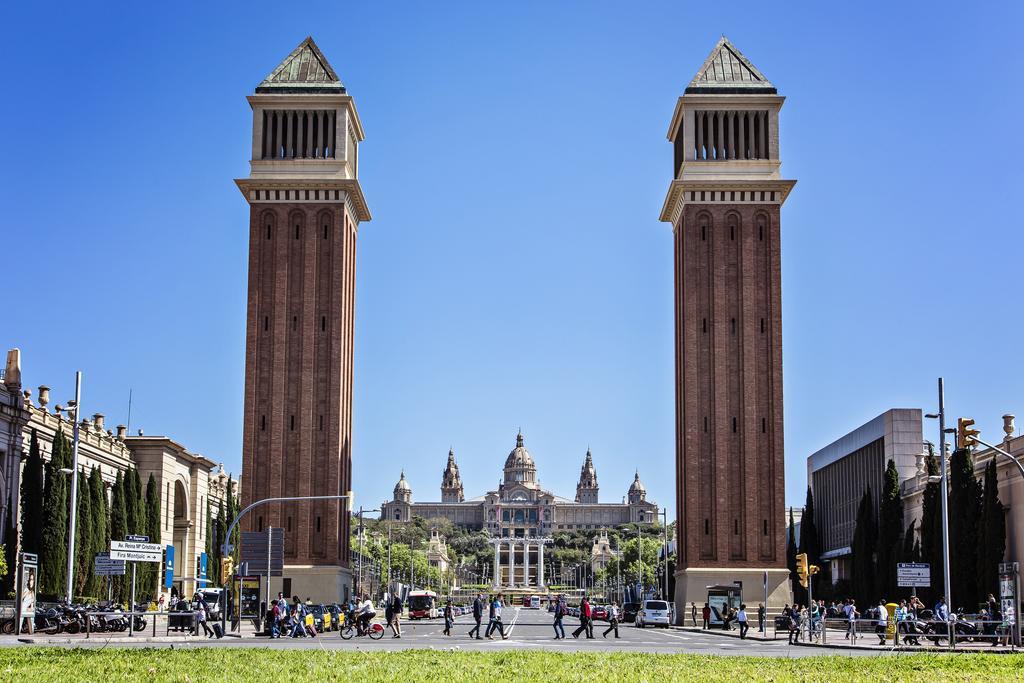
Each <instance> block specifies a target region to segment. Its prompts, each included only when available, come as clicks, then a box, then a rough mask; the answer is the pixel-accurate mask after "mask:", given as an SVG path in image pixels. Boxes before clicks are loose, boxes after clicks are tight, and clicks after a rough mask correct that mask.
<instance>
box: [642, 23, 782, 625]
mask: <svg viewBox="0 0 1024 683" xmlns="http://www.w3.org/2000/svg"><path fill="white" fill-rule="evenodd" d="M783 99H784V98H783V97H780V96H779V95H778V94H777V91H776V89H775V86H773V85H772V84H771V83H770V82H769V81H768V79H766V78H765V77H764V75H763V74H762V73H761V72H760V71H758V70H757V68H756V67H755V66H754V65H753V64H751V63H750V61H749V60H747V58H746V57H744V56H743V55H742V54H741V53H740V51H739V50H737V49H736V48H735V47H734V46H733V45H732V44H731V43H730V42H729V41H728V40H727V39H726V38H725V37H724V36H723V37H722V39H721V40H719V41H718V44H717V45H716V46H715V49H714V50H712V52H711V55H710V56H709V57H708V58H707V60H706V61H705V62H704V64H703V66H701V68H700V71H698V72H697V75H696V76H695V77H694V79H693V80H692V81H691V82H690V85H689V86H688V87H687V88H686V91H685V93H684V94H683V96H682V97H680V98H679V100H678V102H677V103H676V108H675V113H674V114H673V116H672V123H671V125H670V126H669V131H668V138H669V140H671V141H672V144H673V146H674V148H675V155H674V156H675V160H674V162H673V165H672V171H673V180H672V183H671V184H670V185H669V189H668V195H667V196H666V198H665V205H664V207H663V208H662V212H661V220H662V221H666V222H670V223H671V224H672V231H673V233H674V235H675V241H674V244H675V249H674V259H675V318H676V505H677V511H676V512H677V519H678V520H679V524H678V529H679V531H678V534H679V538H678V543H679V555H678V563H677V565H676V566H677V573H676V591H675V600H676V605H677V607H678V610H677V612H676V613H677V614H684V613H685V611H684V609H683V607H684V606H685V605H688V604H689V603H690V602H691V601H692V602H696V603H697V604H698V605H701V604H703V603H704V602H706V601H707V600H708V586H712V585H728V584H733V583H734V582H736V581H740V582H742V586H743V599H744V600H745V601H746V602H747V603H748V604H749V603H754V604H756V603H757V602H760V601H762V600H764V593H763V587H762V581H763V579H764V576H765V575H767V579H768V593H769V598H768V599H769V606H771V607H775V606H779V607H781V606H782V603H784V602H786V601H787V600H789V599H790V589H789V585H788V582H787V578H788V574H789V572H788V570H787V569H786V552H785V525H784V522H783V515H784V502H783V495H784V486H783V476H784V471H783V440H782V293H781V282H780V280H781V276H780V269H781V265H780V249H779V240H780V223H779V219H780V215H779V214H780V208H781V206H782V203H783V202H784V201H785V200H786V197H787V195H788V194H789V192H790V190H791V189H792V188H793V186H794V185H795V181H793V180H783V179H781V176H780V172H779V168H780V165H781V164H780V161H779V109H780V108H781V107H782V103H783Z"/></svg>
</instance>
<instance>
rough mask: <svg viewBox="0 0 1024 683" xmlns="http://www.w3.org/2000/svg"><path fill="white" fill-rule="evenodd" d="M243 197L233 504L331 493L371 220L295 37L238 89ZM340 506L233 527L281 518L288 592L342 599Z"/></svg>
mask: <svg viewBox="0 0 1024 683" xmlns="http://www.w3.org/2000/svg"><path fill="white" fill-rule="evenodd" d="M248 101H249V104H250V106H251V107H252V155H251V161H250V173H249V176H248V177H247V178H244V179H241V180H238V181H236V182H237V184H238V187H239V189H240V190H241V191H242V194H243V195H244V196H245V199H246V201H247V202H248V204H249V209H250V211H249V216H250V219H249V294H248V310H247V319H246V348H245V397H244V426H243V446H242V448H243V450H242V472H243V474H244V482H243V487H242V504H243V506H244V505H248V504H250V503H252V502H254V501H258V500H261V499H264V498H270V497H275V496H281V495H288V496H331V495H343V494H345V493H346V492H347V491H348V490H349V489H350V488H351V477H352V343H353V324H354V320H355V319H354V305H355V260H356V235H357V232H358V227H359V224H360V222H362V221H368V220H370V214H369V211H368V209H367V206H366V202H365V200H364V199H363V194H362V190H361V189H360V185H359V180H358V145H359V143H360V142H362V140H363V128H362V124H361V123H360V121H359V116H358V114H357V113H356V108H355V102H354V101H353V99H352V97H351V95H349V94H348V92H347V90H346V89H345V86H344V85H343V84H342V83H341V81H340V79H339V78H338V75H337V74H336V73H335V71H334V69H333V68H332V67H331V65H330V64H329V63H328V62H327V60H326V58H325V57H324V55H323V54H322V53H321V52H320V50H319V48H318V47H317V46H316V44H315V43H314V42H313V40H312V38H306V39H305V40H304V41H302V43H301V44H300V45H299V46H298V47H297V48H296V49H295V50H294V51H292V53H291V54H289V55H288V56H287V57H286V58H285V60H284V61H283V62H281V64H279V65H278V66H277V67H276V68H275V69H274V70H273V71H272V72H271V73H270V75H269V76H267V77H266V78H265V79H264V80H263V81H262V82H261V83H260V84H259V85H258V86H257V88H256V92H255V94H254V95H251V96H250V97H249V98H248ZM346 509H347V506H346V503H345V502H343V501H340V500H320V501H308V502H302V503H278V504H273V505H267V506H264V507H261V508H259V509H256V510H254V511H253V512H252V513H251V514H250V515H249V516H247V517H246V518H245V519H244V520H243V522H242V526H243V529H245V530H249V531H260V530H262V529H264V528H266V527H269V526H274V527H279V528H283V529H284V539H285V565H286V567H287V569H286V574H287V576H288V578H290V579H291V586H292V590H293V591H294V592H296V593H298V594H301V595H304V596H305V595H309V596H312V597H313V598H314V599H317V600H322V601H338V600H344V599H347V598H348V594H349V590H350V586H351V571H350V568H349V567H350V562H349V525H350V519H349V516H348V515H347V514H345V512H344V511H345V510H346Z"/></svg>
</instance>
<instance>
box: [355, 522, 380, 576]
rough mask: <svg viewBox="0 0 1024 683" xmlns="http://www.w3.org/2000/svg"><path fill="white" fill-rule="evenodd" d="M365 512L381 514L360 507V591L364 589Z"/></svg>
mask: <svg viewBox="0 0 1024 683" xmlns="http://www.w3.org/2000/svg"><path fill="white" fill-rule="evenodd" d="M364 512H380V510H364V509H363V506H362V505H360V506H359V512H358V514H359V569H358V578H357V579H356V584H357V585H358V586H359V590H360V591H362V589H363V531H364V530H363V513H364Z"/></svg>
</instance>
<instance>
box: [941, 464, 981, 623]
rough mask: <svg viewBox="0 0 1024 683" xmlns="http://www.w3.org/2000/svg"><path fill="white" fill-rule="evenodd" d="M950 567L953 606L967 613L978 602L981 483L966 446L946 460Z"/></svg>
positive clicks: (972, 609) (974, 607) (971, 610)
mask: <svg viewBox="0 0 1024 683" xmlns="http://www.w3.org/2000/svg"><path fill="white" fill-rule="evenodd" d="M949 483H950V487H949V547H950V548H951V549H952V548H955V549H956V551H955V552H952V551H951V552H950V557H949V570H950V586H951V587H952V590H953V596H952V597H953V601H954V602H955V603H956V604H955V605H950V607H953V608H955V607H963V608H965V609H966V610H967V611H969V612H973V611H975V610H976V609H977V604H978V581H977V579H978V577H977V571H978V548H979V544H980V543H981V538H980V537H979V534H978V526H979V517H980V513H981V495H980V493H981V492H980V489H981V487H980V485H979V484H978V480H977V479H976V478H975V476H974V457H973V456H972V455H971V450H970V449H969V448H958V449H957V450H956V451H954V452H953V455H952V456H951V457H950V459H949Z"/></svg>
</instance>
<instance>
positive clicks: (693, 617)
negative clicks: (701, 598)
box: [690, 602, 697, 628]
mask: <svg viewBox="0 0 1024 683" xmlns="http://www.w3.org/2000/svg"><path fill="white" fill-rule="evenodd" d="M690 621H692V622H693V626H694V628H696V627H697V603H695V602H691V603H690Z"/></svg>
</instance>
